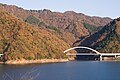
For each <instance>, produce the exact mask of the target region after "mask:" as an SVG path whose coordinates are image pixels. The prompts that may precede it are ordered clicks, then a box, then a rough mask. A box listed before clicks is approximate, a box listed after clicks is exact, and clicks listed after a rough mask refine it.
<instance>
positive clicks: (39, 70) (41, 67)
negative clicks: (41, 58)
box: [0, 61, 120, 80]
mask: <svg viewBox="0 0 120 80" xmlns="http://www.w3.org/2000/svg"><path fill="white" fill-rule="evenodd" d="M25 78H26V79H30V78H33V80H120V62H114V61H113V62H99V61H71V62H66V63H52V64H31V65H14V66H13V65H0V80H20V79H21V80H24V79H25Z"/></svg>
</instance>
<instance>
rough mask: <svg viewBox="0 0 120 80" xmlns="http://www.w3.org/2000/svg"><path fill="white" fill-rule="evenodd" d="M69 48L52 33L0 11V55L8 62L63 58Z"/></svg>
mask: <svg viewBox="0 0 120 80" xmlns="http://www.w3.org/2000/svg"><path fill="white" fill-rule="evenodd" d="M69 47H70V46H69V45H68V44H67V43H66V42H64V41H63V40H61V39H60V38H59V37H57V36H56V35H55V34H54V33H50V32H48V31H47V30H43V29H40V28H38V27H36V26H33V25H30V24H28V23H25V22H24V21H23V20H21V19H18V18H17V17H15V16H13V15H11V14H10V13H8V12H5V11H0V53H3V54H7V57H8V59H9V60H18V59H28V60H31V59H43V58H50V59H51V58H65V57H66V56H65V54H63V51H64V50H66V49H68V48H69Z"/></svg>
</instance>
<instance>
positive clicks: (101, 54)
mask: <svg viewBox="0 0 120 80" xmlns="http://www.w3.org/2000/svg"><path fill="white" fill-rule="evenodd" d="M66 55H71V56H72V55H75V56H77V55H78V56H80V55H81V56H82V55H83V56H85V55H86V56H89V55H93V56H94V55H96V56H97V55H98V56H120V53H100V54H94V53H77V54H73V53H68V54H66Z"/></svg>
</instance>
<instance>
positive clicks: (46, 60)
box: [0, 59, 69, 65]
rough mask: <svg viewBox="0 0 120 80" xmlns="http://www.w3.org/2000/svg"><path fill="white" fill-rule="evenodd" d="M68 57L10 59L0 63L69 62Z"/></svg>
mask: <svg viewBox="0 0 120 80" xmlns="http://www.w3.org/2000/svg"><path fill="white" fill-rule="evenodd" d="M68 61H69V60H68V59H40V60H8V61H6V62H0V64H14V65H15V64H16V65H17V64H35V63H40V64H43V63H59V62H68Z"/></svg>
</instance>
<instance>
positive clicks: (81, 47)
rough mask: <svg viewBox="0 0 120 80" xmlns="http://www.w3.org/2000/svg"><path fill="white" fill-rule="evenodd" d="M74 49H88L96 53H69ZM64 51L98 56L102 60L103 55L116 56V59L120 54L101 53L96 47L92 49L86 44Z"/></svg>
mask: <svg viewBox="0 0 120 80" xmlns="http://www.w3.org/2000/svg"><path fill="white" fill-rule="evenodd" d="M74 49H88V50H91V51H93V52H95V54H93V53H77V54H74V53H67V52H69V51H71V50H74ZM64 53H67V54H66V55H68V56H98V57H99V60H100V61H102V60H103V57H114V58H115V59H116V58H117V57H118V56H120V53H100V52H98V51H97V50H95V49H92V48H90V47H84V46H79V47H73V48H69V49H67V50H65V51H64Z"/></svg>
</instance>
